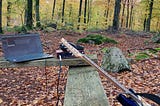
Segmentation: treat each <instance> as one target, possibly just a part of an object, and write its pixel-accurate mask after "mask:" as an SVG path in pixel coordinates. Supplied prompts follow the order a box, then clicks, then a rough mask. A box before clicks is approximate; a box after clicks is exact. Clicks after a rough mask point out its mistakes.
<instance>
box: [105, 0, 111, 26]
mask: <svg viewBox="0 0 160 106" xmlns="http://www.w3.org/2000/svg"><path fill="white" fill-rule="evenodd" d="M107 1H108V2H107V4H106V10H105V15H104V16H105V18H106V19H105V23H106V25H108V14H109V4H110V0H107Z"/></svg>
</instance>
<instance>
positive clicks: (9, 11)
mask: <svg viewBox="0 0 160 106" xmlns="http://www.w3.org/2000/svg"><path fill="white" fill-rule="evenodd" d="M11 6H12V2H10V1H8V2H7V26H11Z"/></svg>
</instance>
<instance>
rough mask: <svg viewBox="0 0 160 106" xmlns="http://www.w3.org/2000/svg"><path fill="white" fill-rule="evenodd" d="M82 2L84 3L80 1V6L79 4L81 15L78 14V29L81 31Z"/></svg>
mask: <svg viewBox="0 0 160 106" xmlns="http://www.w3.org/2000/svg"><path fill="white" fill-rule="evenodd" d="M82 2H83V0H80V4H79V14H78V26H77V29H79V26H80V22H81V14H82Z"/></svg>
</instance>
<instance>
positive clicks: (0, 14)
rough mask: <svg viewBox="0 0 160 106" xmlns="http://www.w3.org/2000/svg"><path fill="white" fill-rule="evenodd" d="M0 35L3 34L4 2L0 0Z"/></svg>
mask: <svg viewBox="0 0 160 106" xmlns="http://www.w3.org/2000/svg"><path fill="white" fill-rule="evenodd" d="M0 33H3V31H2V0H0Z"/></svg>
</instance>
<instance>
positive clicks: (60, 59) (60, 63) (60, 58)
mask: <svg viewBox="0 0 160 106" xmlns="http://www.w3.org/2000/svg"><path fill="white" fill-rule="evenodd" d="M59 67H60V69H59V73H58V81H57V96H58V98H57V103H56V106H58V103H59V97H60V95H59V81H60V74H61V72H62V57H61V55H59Z"/></svg>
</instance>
